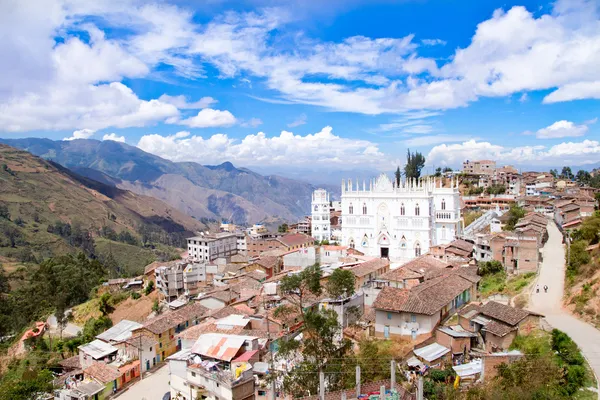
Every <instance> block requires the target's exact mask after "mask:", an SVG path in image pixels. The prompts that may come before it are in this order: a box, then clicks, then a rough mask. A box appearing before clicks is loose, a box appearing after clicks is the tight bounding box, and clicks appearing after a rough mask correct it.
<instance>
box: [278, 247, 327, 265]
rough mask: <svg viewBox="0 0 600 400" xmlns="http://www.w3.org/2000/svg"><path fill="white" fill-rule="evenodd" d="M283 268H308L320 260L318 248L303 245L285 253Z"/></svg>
mask: <svg viewBox="0 0 600 400" xmlns="http://www.w3.org/2000/svg"><path fill="white" fill-rule="evenodd" d="M282 260H283V268H306V267H309V266H311V265H314V264H315V263H317V262H318V255H317V249H316V248H315V247H314V246H311V247H303V248H301V249H296V250H292V251H289V252H287V253H284V254H283V256H282Z"/></svg>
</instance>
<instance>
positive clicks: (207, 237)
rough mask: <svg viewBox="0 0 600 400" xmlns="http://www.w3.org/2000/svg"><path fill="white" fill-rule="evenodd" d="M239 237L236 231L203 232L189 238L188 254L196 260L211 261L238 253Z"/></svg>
mask: <svg viewBox="0 0 600 400" xmlns="http://www.w3.org/2000/svg"><path fill="white" fill-rule="evenodd" d="M237 241H238V237H237V235H236V234H235V233H230V232H221V233H216V234H214V235H213V234H202V235H200V236H194V237H191V238H188V239H187V249H188V256H189V257H191V258H192V259H193V260H195V261H199V262H210V261H213V260H215V259H217V258H229V257H231V256H233V255H235V254H237V252H238V251H237V249H238V244H237Z"/></svg>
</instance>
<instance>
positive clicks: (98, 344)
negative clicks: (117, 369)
mask: <svg viewBox="0 0 600 400" xmlns="http://www.w3.org/2000/svg"><path fill="white" fill-rule="evenodd" d="M79 350H80V351H82V352H84V353H85V354H88V355H89V356H90V357H92V358H93V359H95V360H99V359H101V358H104V357H106V356H108V355H109V354H112V353H116V352H117V350H119V349H117V348H116V347H115V346H113V345H112V344H108V343H106V342H103V341H102V340H98V339H96V340H94V341H92V342H90V343H88V344H84V345H82V346H79Z"/></svg>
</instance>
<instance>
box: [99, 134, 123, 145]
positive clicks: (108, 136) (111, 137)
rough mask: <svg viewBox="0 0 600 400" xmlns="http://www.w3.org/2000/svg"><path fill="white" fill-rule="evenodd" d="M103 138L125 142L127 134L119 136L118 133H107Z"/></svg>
mask: <svg viewBox="0 0 600 400" xmlns="http://www.w3.org/2000/svg"><path fill="white" fill-rule="evenodd" d="M102 140H112V141H114V142H121V143H125V136H118V135H117V134H116V133H107V134H106V135H104V136H102Z"/></svg>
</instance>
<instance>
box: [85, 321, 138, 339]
mask: <svg viewBox="0 0 600 400" xmlns="http://www.w3.org/2000/svg"><path fill="white" fill-rule="evenodd" d="M141 327H142V324H140V323H137V322H134V321H129V320H126V319H124V320H121V321H119V323H118V324H116V325H114V326H113V327H112V328H110V329H108V330H106V331H104V332H102V333H101V334H99V335H98V336H96V338H98V339H100V340H103V341H105V342H122V341H123V340H126V339H128V338H130V337H131V332H132V331H133V330H135V329H139V328H141Z"/></svg>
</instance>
